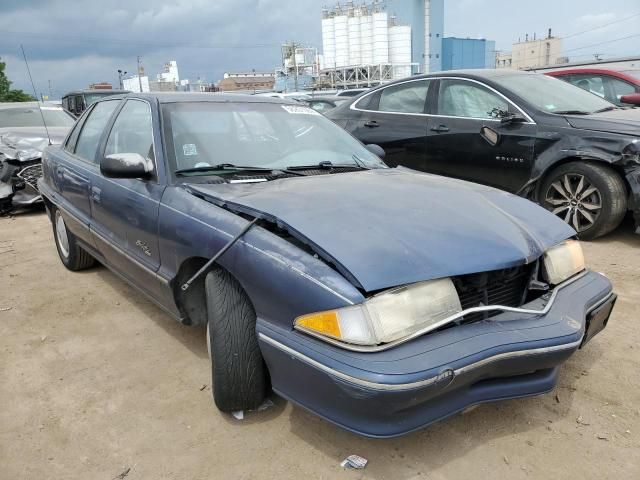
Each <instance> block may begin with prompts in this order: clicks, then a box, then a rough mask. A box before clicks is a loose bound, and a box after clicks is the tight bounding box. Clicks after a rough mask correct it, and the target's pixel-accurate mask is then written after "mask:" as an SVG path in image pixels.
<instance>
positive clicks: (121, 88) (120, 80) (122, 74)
mask: <svg viewBox="0 0 640 480" xmlns="http://www.w3.org/2000/svg"><path fill="white" fill-rule="evenodd" d="M126 74H127V72H125V71H123V70H120V69H118V84H119V85H120V90H124V83H123V81H122V77H124V76H125V75H126Z"/></svg>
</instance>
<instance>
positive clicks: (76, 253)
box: [51, 207, 96, 272]
mask: <svg viewBox="0 0 640 480" xmlns="http://www.w3.org/2000/svg"><path fill="white" fill-rule="evenodd" d="M51 218H52V224H53V238H54V239H55V241H56V249H57V250H58V256H59V257H60V260H61V261H62V264H63V265H64V266H65V267H67V268H68V269H69V270H71V271H74V272H77V271H79V270H85V269H87V268H90V267H92V266H93V265H94V264H95V263H96V261H95V259H94V258H93V257H92V256H91V255H90V254H89V253H87V252H86V251H85V250H84V249H83V248H82V247H81V246H80V245H78V241H77V240H76V237H75V235H74V234H73V233H71V232H70V231H69V230H68V229H67V225H66V224H65V222H64V218H63V217H62V214H61V213H60V210H58V209H57V208H55V207H53V211H52V215H51Z"/></svg>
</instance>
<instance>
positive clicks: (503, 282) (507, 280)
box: [452, 264, 535, 323]
mask: <svg viewBox="0 0 640 480" xmlns="http://www.w3.org/2000/svg"><path fill="white" fill-rule="evenodd" d="M534 268H535V264H532V265H522V266H518V267H514V268H508V269H505V270H494V271H491V272H482V273H472V274H469V275H460V276H458V277H453V279H452V280H453V284H454V285H455V287H456V290H457V292H458V295H459V297H460V304H461V305H462V309H463V310H466V309H467V308H472V307H480V306H487V305H503V306H505V307H519V306H521V305H522V304H523V303H524V301H525V300H526V299H527V287H528V285H529V280H530V279H531V275H532V273H533V271H534V270H533V269H534ZM499 313H500V311H497V310H494V311H489V312H478V313H471V314H468V315H465V316H464V318H463V319H462V322H463V323H468V322H475V321H478V320H483V319H486V318H489V317H492V316H494V315H497V314H499Z"/></svg>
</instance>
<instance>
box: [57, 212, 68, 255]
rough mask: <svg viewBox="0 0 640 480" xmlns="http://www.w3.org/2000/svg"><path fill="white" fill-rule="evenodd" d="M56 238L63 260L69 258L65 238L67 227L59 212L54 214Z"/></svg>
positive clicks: (66, 238) (66, 239)
mask: <svg viewBox="0 0 640 480" xmlns="http://www.w3.org/2000/svg"><path fill="white" fill-rule="evenodd" d="M56 238H57V239H58V247H59V248H60V253H62V256H63V257H64V258H68V257H69V238H68V237H67V227H66V226H65V224H64V220H63V219H62V215H60V212H58V211H57V212H56Z"/></svg>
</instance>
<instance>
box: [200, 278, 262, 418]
mask: <svg viewBox="0 0 640 480" xmlns="http://www.w3.org/2000/svg"><path fill="white" fill-rule="evenodd" d="M205 287H206V292H207V315H208V325H207V336H208V343H207V347H208V349H209V356H210V357H211V375H212V385H213V399H214V401H215V404H216V406H217V407H218V409H220V410H222V411H223V412H234V411H237V410H251V409H255V408H258V407H259V406H260V404H261V403H262V401H263V400H264V398H265V395H266V392H267V387H268V377H267V368H266V365H265V363H264V360H263V358H262V354H261V353H260V347H259V346H258V337H257V335H256V313H255V310H254V308H253V305H252V304H251V302H250V301H249V298H248V297H247V295H246V293H245V292H244V290H243V289H242V287H241V286H240V284H239V283H238V282H237V281H236V280H235V279H234V278H233V277H232V276H231V275H230V274H229V273H228V272H226V271H224V270H221V269H216V270H214V271H212V272H210V273H209V274H207V277H206V280H205Z"/></svg>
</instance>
